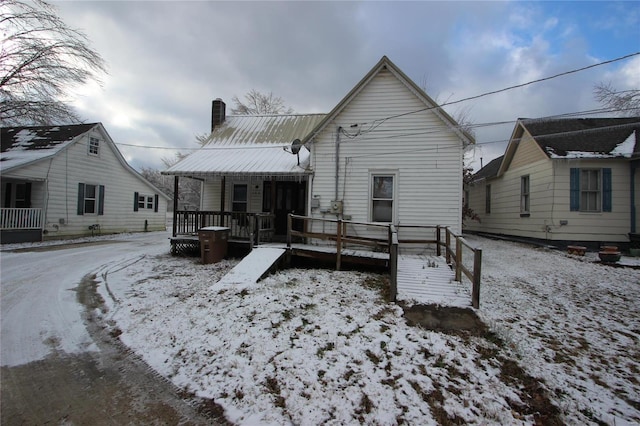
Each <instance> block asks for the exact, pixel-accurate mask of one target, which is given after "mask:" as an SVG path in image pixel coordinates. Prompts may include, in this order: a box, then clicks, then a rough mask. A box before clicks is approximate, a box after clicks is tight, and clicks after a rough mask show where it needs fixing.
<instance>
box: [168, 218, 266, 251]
mask: <svg viewBox="0 0 640 426" xmlns="http://www.w3.org/2000/svg"><path fill="white" fill-rule="evenodd" d="M174 217H175V219H174V221H173V236H174V237H177V236H178V235H194V234H196V233H197V232H198V230H199V229H201V228H204V227H205V226H224V227H227V228H229V229H230V238H232V239H243V240H247V241H250V242H252V243H255V244H260V242H264V241H270V240H271V237H273V234H274V232H275V216H274V215H272V214H269V213H245V212H219V211H204V210H202V211H200V210H191V211H187V210H185V211H177V212H175V216H174Z"/></svg>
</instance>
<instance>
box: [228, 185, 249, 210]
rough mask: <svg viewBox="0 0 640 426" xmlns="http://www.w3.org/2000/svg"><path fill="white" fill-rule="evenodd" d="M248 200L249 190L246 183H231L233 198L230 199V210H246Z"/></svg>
mask: <svg viewBox="0 0 640 426" xmlns="http://www.w3.org/2000/svg"><path fill="white" fill-rule="evenodd" d="M248 200H249V192H248V188H247V184H245V183H243V184H234V185H233V199H232V201H231V211H233V212H246V211H247V204H248Z"/></svg>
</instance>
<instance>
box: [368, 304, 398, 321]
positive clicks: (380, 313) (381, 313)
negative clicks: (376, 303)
mask: <svg viewBox="0 0 640 426" xmlns="http://www.w3.org/2000/svg"><path fill="white" fill-rule="evenodd" d="M394 311H395V309H394V308H393V306H391V305H386V306H383V307H382V309H380V310H378V312H376V313H375V314H373V315H372V316H371V318H372V319H374V320H376V321H380V320H381V319H382V318H384V317H385V316H387V315H388V314H389V315H392V314H393V313H394Z"/></svg>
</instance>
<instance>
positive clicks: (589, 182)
mask: <svg viewBox="0 0 640 426" xmlns="http://www.w3.org/2000/svg"><path fill="white" fill-rule="evenodd" d="M612 193H613V180H612V174H611V168H609V167H605V168H602V169H582V168H577V167H576V168H574V167H572V168H571V169H570V188H569V205H570V211H572V212H577V211H580V212H586V213H600V212H610V211H612V207H613V205H612V201H613V198H612Z"/></svg>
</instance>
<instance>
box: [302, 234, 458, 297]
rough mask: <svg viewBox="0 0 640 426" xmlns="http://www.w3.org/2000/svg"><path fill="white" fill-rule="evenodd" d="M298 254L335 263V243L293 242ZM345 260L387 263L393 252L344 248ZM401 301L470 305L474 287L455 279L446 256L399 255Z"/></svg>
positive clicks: (361, 262)
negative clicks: (326, 244)
mask: <svg viewBox="0 0 640 426" xmlns="http://www.w3.org/2000/svg"><path fill="white" fill-rule="evenodd" d="M291 253H292V255H294V256H305V257H314V258H323V259H327V260H332V261H334V262H335V259H336V255H337V250H336V247H335V246H321V245H308V244H291ZM342 261H343V262H351V263H357V264H369V265H381V266H384V265H387V264H388V262H389V253H382V252H373V251H368V250H351V249H343V250H342ZM397 286H398V294H397V299H398V300H405V301H409V300H412V301H415V302H418V303H421V304H428V305H431V304H437V305H442V306H455V307H470V306H471V287H470V286H469V285H465V284H464V283H460V282H458V281H455V273H454V271H453V270H452V269H451V267H450V266H449V265H447V263H446V260H445V258H444V257H443V256H417V255H416V256H412V255H399V256H398V284H397Z"/></svg>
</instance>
